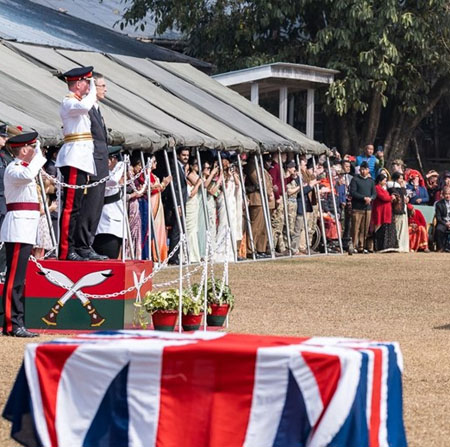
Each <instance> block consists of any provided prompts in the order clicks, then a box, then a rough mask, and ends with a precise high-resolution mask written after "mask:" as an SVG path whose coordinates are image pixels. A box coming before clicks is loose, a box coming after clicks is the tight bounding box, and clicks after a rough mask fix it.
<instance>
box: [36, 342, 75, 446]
mask: <svg viewBox="0 0 450 447" xmlns="http://www.w3.org/2000/svg"><path fill="white" fill-rule="evenodd" d="M77 347H78V345H65V344H64V345H55V344H48V345H42V346H38V347H37V349H36V360H35V362H36V369H37V372H38V376H39V387H40V391H41V397H42V408H43V409H44V417H45V421H46V423H47V429H48V434H49V437H50V442H51V447H58V437H57V435H56V426H55V418H56V401H57V397H58V386H59V380H60V379H61V373H62V370H63V368H64V365H65V363H66V361H67V359H68V358H69V357H70V356H71V354H72V353H73V352H74V351H75V349H77ZM81 410H82V409H81Z"/></svg>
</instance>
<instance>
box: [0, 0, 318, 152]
mask: <svg viewBox="0 0 450 447" xmlns="http://www.w3.org/2000/svg"><path fill="white" fill-rule="evenodd" d="M0 1H1V0H0ZM0 60H2V64H1V65H0V84H1V85H2V86H4V87H5V88H4V94H2V97H1V98H0V101H1V105H2V107H1V108H0V121H5V122H9V123H11V124H22V125H23V126H24V127H25V128H34V129H36V130H37V131H38V132H39V133H40V134H41V136H42V137H43V139H44V144H46V145H57V144H61V143H62V138H63V133H62V123H61V120H60V117H59V105H60V102H61V100H62V98H63V97H64V96H65V95H66V93H67V86H66V84H65V82H63V81H62V80H61V78H60V77H58V76H56V75H57V74H58V73H60V72H64V71H67V70H69V69H71V68H73V67H74V66H76V65H93V66H94V68H95V69H96V70H97V71H100V72H102V73H103V74H104V76H105V78H106V79H107V89H108V92H107V96H106V99H105V101H102V113H103V116H104V118H105V122H106V124H107V126H108V128H110V132H109V133H110V138H111V141H110V143H112V144H122V145H123V146H124V147H125V148H127V149H132V150H133V149H143V150H146V151H155V150H159V149H161V148H163V147H174V146H178V147H180V146H186V147H199V148H206V149H209V148H215V149H224V150H241V151H259V150H260V149H261V150H271V151H273V150H278V149H280V150H282V151H285V150H294V151H299V152H305V153H306V152H307V153H314V154H318V153H324V152H326V150H327V149H326V147H325V146H323V145H321V144H319V143H317V142H315V141H313V140H310V139H308V138H306V136H304V135H303V134H302V133H301V132H298V131H297V130H295V129H293V128H292V127H290V126H288V125H287V124H285V123H282V122H281V121H280V120H278V119H277V118H275V117H274V116H272V115H271V114H269V113H268V112H266V111H265V110H264V109H262V108H260V107H258V106H255V105H254V104H251V103H250V102H249V101H247V100H246V99H245V98H243V97H241V96H240V95H238V94H237V93H236V92H233V91H232V90H229V89H227V88H226V87H224V86H222V85H221V84H219V83H218V82H216V81H214V80H213V79H211V78H209V77H208V76H207V75H205V74H204V73H202V72H200V71H199V70H196V69H195V68H194V67H192V66H191V65H188V64H173V63H160V64H156V63H154V62H152V61H150V60H147V59H139V58H134V57H130V56H122V55H117V54H109V55H103V54H99V53H94V52H84V51H72V50H56V49H53V48H48V47H42V46H34V45H26V44H21V43H13V42H1V43H0Z"/></svg>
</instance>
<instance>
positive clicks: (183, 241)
mask: <svg viewBox="0 0 450 447" xmlns="http://www.w3.org/2000/svg"><path fill="white" fill-rule="evenodd" d="M228 232H229V230H227V232H226V233H225V235H224V239H225V252H226V253H225V262H224V273H223V278H222V287H221V291H220V293H219V298H220V297H221V296H222V293H223V289H224V284H225V277H226V272H227V271H228V242H227V241H228V237H227V236H228ZM181 244H183V246H185V244H186V235H185V234H182V235H181V237H180V241H179V242H178V244H177V245H176V246H175V247H174V249H173V250H172V252H171V253H169V255H168V256H167V258H166V259H165V260H164V261H163V262H162V263H161V264H159V265H158V266H157V267H156V268H155V269H154V270H153V271H152V273H150V274H149V275H148V276H146V277H144V278H143V280H142V281H140V282H139V283H138V284H135V285H133V286H130V287H128V289H124V290H121V291H120V292H114V293H107V294H104V295H99V294H90V293H86V292H84V295H85V296H86V297H87V298H92V299H108V298H117V297H118V296H122V295H125V294H127V293H130V292H133V291H134V290H138V289H140V288H141V287H142V286H143V285H144V284H145V283H147V282H148V281H150V280H151V279H152V278H153V277H154V276H155V275H156V274H157V273H158V272H160V271H161V270H163V269H164V268H166V267H167V266H168V263H169V261H170V259H171V258H172V257H173V256H174V255H175V253H176V252H177V251H178V249H179V247H180V246H181ZM220 245H221V242H220V243H218V244H216V246H217V247H220ZM215 254H216V252H215V251H214V250H212V242H211V236H210V234H209V232H208V233H207V247H206V256H205V258H204V259H203V261H202V262H200V263H199V264H198V265H197V266H196V267H195V268H193V269H192V270H189V267H188V266H187V268H186V270H187V271H186V273H185V274H184V275H183V276H182V279H186V280H187V282H188V290H189V293H190V295H191V297H192V298H193V299H194V300H196V301H197V300H198V299H200V296H201V291H202V290H200V291H199V292H198V293H197V296H196V297H194V295H193V292H192V286H191V281H190V279H191V276H192V275H194V274H195V273H196V272H198V271H199V270H200V269H202V279H201V282H200V285H201V286H200V289H202V288H203V287H202V284H203V283H204V282H205V275H206V266H207V265H208V263H209V262H210V263H211V265H213V264H214V255H215ZM30 260H31V261H32V262H33V263H34V264H35V265H36V267H37V268H38V269H39V270H40V271H41V272H42V273H44V274H45V275H46V276H47V278H48V279H50V280H51V282H52V283H54V284H56V285H58V286H59V287H61V288H62V289H65V290H71V289H70V287H68V286H66V285H64V284H62V283H61V282H60V281H58V280H57V279H56V278H54V277H52V276H51V274H50V273H49V272H48V271H47V270H46V269H45V267H43V266H42V264H40V263H39V261H38V260H37V259H36V258H35V257H34V256H30ZM211 270H212V269H211ZM0 275H1V274H0ZM179 280H180V278H177V279H174V280H171V281H167V282H164V283H160V284H153V287H155V288H163V287H168V286H171V285H173V284H175V283H177V282H179ZM214 293H215V292H214Z"/></svg>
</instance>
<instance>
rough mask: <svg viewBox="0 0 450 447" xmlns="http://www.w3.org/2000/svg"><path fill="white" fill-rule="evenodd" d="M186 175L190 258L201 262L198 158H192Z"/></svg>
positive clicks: (187, 231) (192, 260)
mask: <svg viewBox="0 0 450 447" xmlns="http://www.w3.org/2000/svg"><path fill="white" fill-rule="evenodd" d="M188 168H189V171H188V173H187V176H186V180H187V191H188V199H187V202H186V208H185V209H186V235H187V239H188V248H189V260H190V262H199V261H200V253H199V247H198V218H199V207H200V193H199V188H200V186H201V182H202V179H201V178H200V176H199V175H198V163H197V160H195V159H191V161H190V163H189V165H188Z"/></svg>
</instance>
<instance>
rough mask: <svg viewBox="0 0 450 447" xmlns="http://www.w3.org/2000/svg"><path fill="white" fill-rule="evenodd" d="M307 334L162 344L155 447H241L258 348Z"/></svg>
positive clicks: (285, 343) (248, 410)
mask: <svg viewBox="0 0 450 447" xmlns="http://www.w3.org/2000/svg"><path fill="white" fill-rule="evenodd" d="M305 340H306V339H305V338H303V339H301V338H293V337H292V338H280V337H265V336H242V335H234V334H227V335H225V336H223V337H221V338H219V339H216V340H210V341H199V342H197V343H194V344H190V345H185V346H168V347H166V348H164V352H163V359H162V372H161V392H160V412H159V424H158V434H157V440H156V446H157V447H179V446H183V447H199V446H204V447H223V446H227V447H241V446H242V445H243V443H244V440H245V435H246V431H247V426H248V421H249V416H250V409H251V404H252V397H253V386H254V375H255V366H256V354H257V350H258V348H260V347H268V346H282V345H288V344H293V343H296V344H297V343H301V342H303V341H305Z"/></svg>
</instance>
